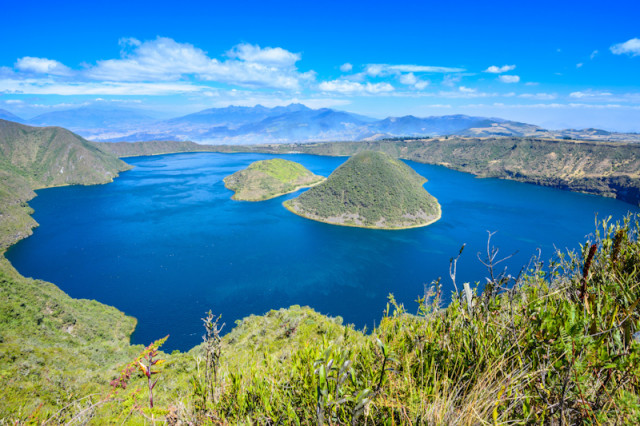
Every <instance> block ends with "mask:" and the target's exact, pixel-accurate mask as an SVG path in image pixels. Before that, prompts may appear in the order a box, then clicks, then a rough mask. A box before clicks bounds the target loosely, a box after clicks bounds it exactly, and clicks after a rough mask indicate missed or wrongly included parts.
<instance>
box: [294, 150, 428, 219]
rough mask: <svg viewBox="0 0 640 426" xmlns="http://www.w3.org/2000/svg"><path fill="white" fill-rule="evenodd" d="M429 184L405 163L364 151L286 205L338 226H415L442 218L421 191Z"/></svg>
mask: <svg viewBox="0 0 640 426" xmlns="http://www.w3.org/2000/svg"><path fill="white" fill-rule="evenodd" d="M426 181H427V180H426V179H425V178H424V177H422V176H420V175H419V174H418V173H416V172H415V171H414V170H413V169H412V168H411V167H409V166H407V165H406V164H404V163H403V162H402V161H399V160H397V159H394V158H391V157H390V156H389V155H387V154H384V153H382V152H375V151H363V152H360V153H359V154H356V155H354V156H353V157H351V158H350V159H349V160H347V162H346V163H344V164H342V165H341V166H340V167H338V168H337V169H336V170H335V171H334V172H333V173H332V174H331V176H329V178H328V179H327V180H326V181H325V182H323V183H321V184H320V185H318V186H315V187H313V188H311V189H310V190H308V191H306V192H304V193H303V194H301V195H300V196H299V197H297V198H294V199H292V200H288V201H285V203H284V205H285V207H286V208H287V209H289V210H290V211H291V212H293V213H295V214H297V215H299V216H302V217H306V218H308V219H313V220H318V221H321V222H326V223H331V224H334V225H343V226H356V227H362V228H376V229H403V228H414V227H418V226H425V225H428V224H430V223H433V222H435V221H436V220H438V219H439V218H440V214H441V212H440V204H438V201H437V200H436V199H435V198H434V197H433V196H432V195H431V194H429V193H428V192H427V191H425V189H424V188H423V187H422V185H423V184H424V183H425V182H426Z"/></svg>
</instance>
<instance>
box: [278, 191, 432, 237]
mask: <svg viewBox="0 0 640 426" xmlns="http://www.w3.org/2000/svg"><path fill="white" fill-rule="evenodd" d="M433 198H434V199H435V200H436V202H438V199H437V198H435V197H433ZM288 201H293V200H287V201H284V202H283V203H282V205H283V206H284V208H285V209H287V210H289V211H290V212H291V213H293V214H295V215H296V216H300V217H303V218H305V219H309V220H315V221H316V222H322V223H326V224H328V225H335V226H348V227H350V228H364V229H378V230H380V231H400V230H403V229H413V228H423V227H425V226H429V225H431V224H433V223H435V222H437V221H439V220H440V219H441V218H442V207H441V206H440V203H438V214H437V216H436V217H435V218H434V219H433V220H431V221H429V222H426V223H421V224H420V225H412V226H401V227H397V228H380V227H377V226H363V225H351V224H348V223H335V222H329V221H326V220H322V219H315V218H312V217H309V216H305V215H303V214H301V213H299V212H297V211H295V210H293V209H292V208H291V207H289V206H288V205H287V202H288Z"/></svg>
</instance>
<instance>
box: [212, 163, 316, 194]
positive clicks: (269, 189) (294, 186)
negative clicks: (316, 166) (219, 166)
mask: <svg viewBox="0 0 640 426" xmlns="http://www.w3.org/2000/svg"><path fill="white" fill-rule="evenodd" d="M324 180H325V178H324V177H323V176H318V175H315V174H313V173H312V172H311V171H309V170H307V169H306V168H305V167H304V166H303V165H302V164H298V163H296V162H294V161H289V160H283V159H282V158H274V159H273V160H262V161H256V162H254V163H251V164H250V165H249V167H247V168H246V169H243V170H239V171H237V172H235V173H234V174H232V175H229V176H227V177H226V178H224V185H225V186H226V187H227V189H230V190H232V191H235V194H234V195H233V196H232V197H231V198H232V199H233V200H243V201H262V200H269V199H271V198H275V197H278V196H280V195H284V194H289V193H290V192H295V191H297V190H299V189H301V188H307V187H309V186H313V185H317V184H318V183H320V182H322V181H324Z"/></svg>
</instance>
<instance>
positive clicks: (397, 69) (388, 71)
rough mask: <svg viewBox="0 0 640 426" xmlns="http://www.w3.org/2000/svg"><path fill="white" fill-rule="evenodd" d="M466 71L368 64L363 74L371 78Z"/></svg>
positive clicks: (419, 66)
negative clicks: (403, 74)
mask: <svg viewBox="0 0 640 426" xmlns="http://www.w3.org/2000/svg"><path fill="white" fill-rule="evenodd" d="M464 71H466V70H465V69H464V68H453V67H437V66H430V65H389V64H369V65H367V67H366V68H365V73H366V74H368V75H369V76H371V77H380V76H387V75H394V74H401V73H440V74H447V73H458V72H464Z"/></svg>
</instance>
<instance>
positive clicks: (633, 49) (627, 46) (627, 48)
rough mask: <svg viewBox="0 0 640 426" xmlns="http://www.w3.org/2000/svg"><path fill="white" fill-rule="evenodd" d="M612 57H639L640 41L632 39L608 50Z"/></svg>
mask: <svg viewBox="0 0 640 426" xmlns="http://www.w3.org/2000/svg"><path fill="white" fill-rule="evenodd" d="M609 49H610V50H611V53H613V54H614V55H623V54H624V55H629V56H640V39H637V38H632V39H631V40H627V41H625V42H624V43H618V44H614V45H613V46H611V47H610V48H609Z"/></svg>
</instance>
